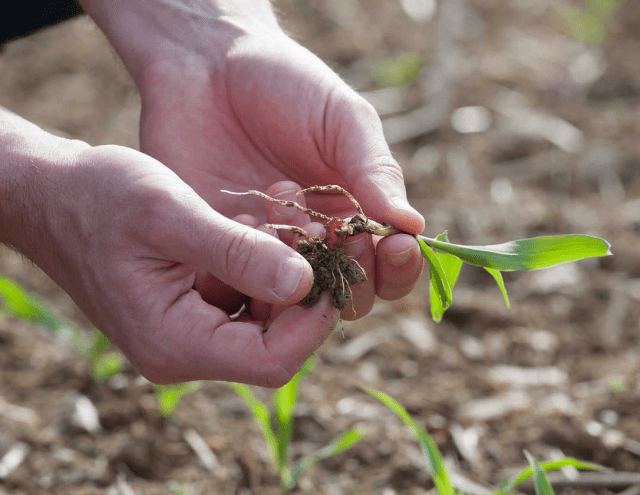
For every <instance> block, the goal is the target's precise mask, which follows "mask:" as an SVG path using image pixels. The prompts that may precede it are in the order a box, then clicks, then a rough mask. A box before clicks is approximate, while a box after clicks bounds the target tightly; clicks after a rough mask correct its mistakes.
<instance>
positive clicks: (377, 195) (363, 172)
mask: <svg viewBox="0 0 640 495" xmlns="http://www.w3.org/2000/svg"><path fill="white" fill-rule="evenodd" d="M326 112H327V115H326V121H327V122H331V123H332V125H331V126H330V127H329V128H327V129H325V133H326V136H325V138H326V140H327V142H328V156H329V157H333V158H332V159H333V161H334V166H335V167H336V168H337V170H338V171H339V172H340V174H341V175H342V176H343V177H344V179H345V182H346V185H347V188H348V189H349V190H350V192H351V193H352V194H353V195H354V196H355V198H356V199H357V200H358V201H359V202H360V204H361V206H362V208H363V209H364V212H365V213H366V214H367V215H369V216H371V217H372V218H373V219H374V220H377V221H379V222H389V223H390V224H391V225H393V226H394V227H396V228H397V229H400V230H403V231H406V232H410V233H412V234H419V233H420V232H422V231H423V230H424V218H423V217H422V215H420V213H418V212H417V211H416V210H415V209H413V208H412V207H411V206H410V205H409V203H408V202H407V192H406V189H405V186H404V178H403V175H402V170H401V168H400V166H399V165H398V163H397V162H396V161H395V160H394V159H393V158H392V156H391V152H390V150H389V146H388V145H387V142H386V140H385V138H384V134H383V131H382V123H381V121H380V118H379V117H378V114H377V113H376V111H375V109H374V108H373V107H372V106H371V105H370V104H369V103H368V102H367V101H366V100H364V98H362V97H361V96H360V95H358V94H357V93H356V92H355V91H353V90H352V89H351V88H349V87H348V86H346V85H338V86H337V87H336V89H335V90H334V92H333V93H332V97H331V98H330V99H329V102H328V104H327V109H326Z"/></svg>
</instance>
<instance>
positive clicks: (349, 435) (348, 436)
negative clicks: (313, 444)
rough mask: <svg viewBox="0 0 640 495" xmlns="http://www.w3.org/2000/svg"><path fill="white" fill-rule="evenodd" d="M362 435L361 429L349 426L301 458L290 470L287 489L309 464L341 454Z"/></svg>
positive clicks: (295, 481) (291, 486)
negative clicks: (289, 480) (289, 482)
mask: <svg viewBox="0 0 640 495" xmlns="http://www.w3.org/2000/svg"><path fill="white" fill-rule="evenodd" d="M363 436H364V433H363V432H362V430H360V429H358V428H351V429H349V430H347V431H345V432H344V433H343V434H342V435H340V436H339V437H338V438H336V439H334V440H333V441H332V442H331V443H330V444H328V445H326V446H325V447H323V448H321V449H320V450H318V451H317V452H315V453H313V454H311V455H309V456H307V457H305V458H303V459H301V460H300V461H299V462H298V463H297V464H296V466H295V467H294V469H293V471H292V472H291V485H290V487H289V489H292V488H293V486H294V485H295V484H296V483H297V481H298V478H300V475H301V474H302V473H303V472H304V471H306V470H307V469H309V468H310V467H311V466H313V465H314V464H315V463H316V462H318V461H320V460H322V459H327V458H328V457H333V456H334V455H338V454H341V453H342V452H344V451H345V450H348V449H350V448H351V447H353V446H354V445H355V444H356V443H358V442H359V441H360V440H361V439H362V437H363Z"/></svg>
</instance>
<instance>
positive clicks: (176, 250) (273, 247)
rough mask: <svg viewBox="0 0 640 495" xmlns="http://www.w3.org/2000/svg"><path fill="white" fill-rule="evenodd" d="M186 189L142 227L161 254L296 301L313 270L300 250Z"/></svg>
mask: <svg viewBox="0 0 640 495" xmlns="http://www.w3.org/2000/svg"><path fill="white" fill-rule="evenodd" d="M189 192H190V194H188V195H186V194H184V191H183V192H182V193H181V194H177V195H172V197H173V198H174V201H173V202H174V203H177V204H173V205H171V206H170V208H171V209H169V210H168V211H171V212H172V213H171V215H159V216H158V217H159V218H158V219H159V220H160V223H161V225H159V226H157V227H156V229H153V228H149V229H147V232H148V236H149V237H148V238H149V239H156V241H154V242H153V245H154V247H155V248H156V249H157V250H158V251H160V252H161V254H162V256H163V257H165V258H166V259H168V260H171V261H178V262H182V263H186V264H189V265H194V266H197V267H199V268H203V269H205V270H206V271H207V272H209V273H211V274H212V275H214V276H215V277H217V278H218V279H220V280H221V281H222V282H224V283H226V284H228V285H230V286H231V287H233V288H234V289H236V290H238V291H240V292H242V293H243V294H246V295H248V296H250V297H252V298H256V299H259V300H261V301H265V302H268V303H274V304H295V303H297V302H298V301H300V300H301V299H302V298H303V297H304V296H305V295H306V294H307V293H308V292H309V290H311V286H312V284H313V271H312V269H311V265H309V263H308V262H307V261H306V260H305V259H304V258H303V257H302V256H301V255H300V254H298V253H297V252H296V251H294V250H293V249H291V248H290V247H288V246H286V245H285V244H284V243H282V242H281V241H280V240H278V239H276V238H275V237H273V236H272V235H269V234H267V233H265V232H261V231H259V230H256V229H254V228H252V227H249V226H246V225H243V224H240V223H237V222H234V221H233V220H230V219H228V218H226V217H225V216H223V215H221V214H219V213H217V212H216V211H215V210H213V209H212V208H211V207H210V206H209V205H208V204H207V203H206V202H205V201H204V200H202V199H201V198H200V197H199V196H197V195H196V193H195V192H193V191H192V190H191V189H190V188H189ZM162 210H163V211H164V212H166V211H167V205H165V206H164V207H163V208H162ZM167 217H169V218H167ZM151 223H156V224H157V223H158V222H151ZM154 230H155V232H154ZM152 232H153V233H152ZM159 240H160V241H159Z"/></svg>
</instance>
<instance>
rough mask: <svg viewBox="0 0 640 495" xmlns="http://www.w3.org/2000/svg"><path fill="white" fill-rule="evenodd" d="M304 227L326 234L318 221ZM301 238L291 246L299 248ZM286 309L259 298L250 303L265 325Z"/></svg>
mask: <svg viewBox="0 0 640 495" xmlns="http://www.w3.org/2000/svg"><path fill="white" fill-rule="evenodd" d="M302 228H303V229H304V230H306V231H307V233H308V234H309V235H310V236H314V237H320V238H323V237H324V236H325V234H326V231H325V229H324V225H322V224H321V223H318V222H310V223H308V224H306V225H303V226H302ZM300 239H301V237H296V238H295V239H294V240H293V241H292V242H291V246H292V247H293V248H294V249H296V248H297V242H298V240H300ZM305 295H306V294H305ZM285 309H287V306H284V305H279V304H269V303H266V302H264V301H260V300H258V299H252V300H251V304H250V305H249V312H250V313H251V316H252V318H254V319H255V320H257V321H261V322H263V324H264V325H265V326H268V325H269V324H270V323H271V322H272V321H273V320H274V319H276V318H277V317H278V316H279V315H280V313H282V312H283V311H284V310H285Z"/></svg>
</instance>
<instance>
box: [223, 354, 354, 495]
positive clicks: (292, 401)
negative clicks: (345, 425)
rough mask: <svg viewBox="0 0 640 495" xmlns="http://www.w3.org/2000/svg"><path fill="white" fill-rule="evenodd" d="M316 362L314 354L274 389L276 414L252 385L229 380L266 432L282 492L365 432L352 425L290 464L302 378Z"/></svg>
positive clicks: (264, 435) (286, 491)
mask: <svg viewBox="0 0 640 495" xmlns="http://www.w3.org/2000/svg"><path fill="white" fill-rule="evenodd" d="M313 364H314V358H313V356H311V357H310V358H309V359H307V361H306V362H305V363H304V365H303V366H302V369H301V370H300V371H299V372H298V373H297V374H296V375H295V376H294V377H293V379H292V380H291V381H290V382H289V383H287V384H286V385H284V386H282V387H280V388H278V389H276V390H275V391H274V393H273V397H272V401H273V413H269V408H268V407H267V406H266V405H265V404H264V403H262V402H260V401H259V400H257V399H256V398H255V397H254V396H253V394H252V393H251V389H250V388H249V387H248V386H246V385H243V384H240V383H228V385H229V387H231V388H232V389H233V390H235V391H236V392H237V393H238V395H240V397H241V398H242V400H244V402H245V404H246V405H247V407H249V410H250V411H251V415H252V416H253V418H254V419H255V420H256V423H257V424H258V427H259V428H260V431H261V432H262V436H263V437H264V439H265V441H266V443H267V446H268V447H269V453H270V454H271V459H272V460H273V464H274V467H275V469H276V472H277V474H278V478H279V480H280V493H282V494H285V493H288V492H289V491H291V490H293V489H294V488H295V486H296V483H297V482H298V479H299V478H300V475H301V474H302V473H303V472H304V471H306V470H307V469H308V468H310V467H311V466H313V465H314V464H315V463H316V462H318V461H320V460H322V459H326V458H328V457H332V456H334V455H337V454H340V453H342V452H344V451H345V450H347V449H349V448H351V447H352V446H353V445H355V444H356V443H358V442H359V441H360V439H361V438H362V437H363V435H364V434H363V433H362V432H361V431H360V430H359V429H357V428H351V429H349V430H347V431H345V432H344V433H342V435H340V436H338V437H337V438H335V439H334V440H333V441H332V442H330V443H329V444H328V445H326V446H324V447H323V448H321V449H319V450H317V451H316V452H314V453H313V454H311V455H308V456H306V457H303V458H302V459H300V460H299V461H298V462H297V463H296V464H295V465H294V466H293V468H291V467H290V464H289V444H290V443H291V437H292V433H293V419H294V412H295V407H296V403H297V401H298V390H299V387H300V382H301V381H302V379H303V378H304V377H305V376H306V375H308V374H309V373H311V371H312V370H313Z"/></svg>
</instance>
